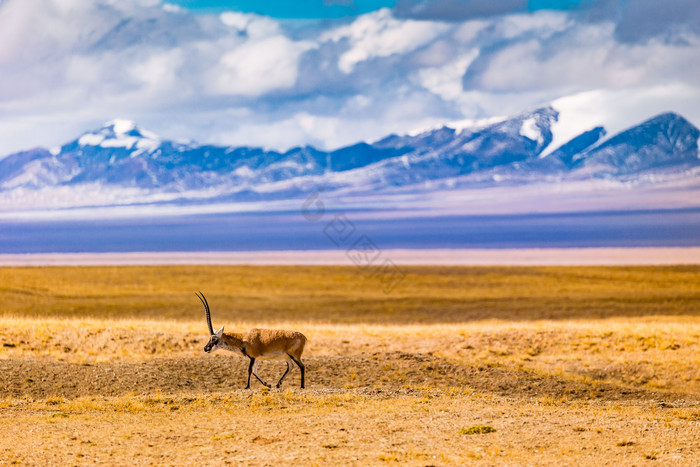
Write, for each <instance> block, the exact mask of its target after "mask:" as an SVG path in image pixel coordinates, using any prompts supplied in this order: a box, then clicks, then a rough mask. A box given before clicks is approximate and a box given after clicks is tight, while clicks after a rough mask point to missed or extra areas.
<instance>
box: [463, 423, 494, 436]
mask: <svg viewBox="0 0 700 467" xmlns="http://www.w3.org/2000/svg"><path fill="white" fill-rule="evenodd" d="M495 431H496V429H495V428H494V427H492V426H489V425H474V426H470V427H469V428H462V429H461V430H459V434H460V435H480V434H482V433H493V432H495Z"/></svg>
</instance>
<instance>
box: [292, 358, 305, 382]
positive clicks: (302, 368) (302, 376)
mask: <svg viewBox="0 0 700 467" xmlns="http://www.w3.org/2000/svg"><path fill="white" fill-rule="evenodd" d="M289 358H291V359H292V361H293V362H294V363H296V364H297V366H298V367H299V369H300V370H301V388H302V389H304V364H303V363H302V362H301V359H299V360H297V359H296V358H294V357H292V356H291V355H290V356H289Z"/></svg>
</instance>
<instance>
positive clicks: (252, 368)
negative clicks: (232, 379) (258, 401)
mask: <svg viewBox="0 0 700 467" xmlns="http://www.w3.org/2000/svg"><path fill="white" fill-rule="evenodd" d="M252 360H253V362H252V363H251V365H250V368H249V371H250V372H251V373H253V376H255V377H256V378H257V379H258V381H260V383H261V384H262V385H263V386H265V387H267V388H271V387H272V386H270V385H269V384H267V383H266V382H265V381H263V380H261V379H260V376H258V374H257V373H256V372H255V370H256V369H257V367H258V362H257V361H255V359H254V358H253V359H252ZM248 379H249V380H250V375H248Z"/></svg>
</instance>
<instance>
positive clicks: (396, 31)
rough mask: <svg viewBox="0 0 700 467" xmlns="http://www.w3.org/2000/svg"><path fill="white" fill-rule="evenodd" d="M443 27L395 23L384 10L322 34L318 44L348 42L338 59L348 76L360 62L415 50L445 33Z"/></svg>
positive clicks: (363, 16)
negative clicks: (348, 46)
mask: <svg viewBox="0 0 700 467" xmlns="http://www.w3.org/2000/svg"><path fill="white" fill-rule="evenodd" d="M448 29H449V27H448V26H447V25H445V24H441V23H435V22H430V21H412V20H398V19H395V18H394V17H393V16H392V15H391V11H390V10H388V9H386V8H383V9H381V10H378V11H376V12H374V13H368V14H366V15H362V16H360V17H359V18H357V19H356V20H355V21H353V22H352V23H350V24H349V25H347V26H342V27H339V28H336V29H333V30H330V31H328V32H326V33H324V34H323V35H322V36H321V38H320V39H321V41H334V42H339V41H341V40H344V39H347V40H348V41H349V42H350V49H349V50H348V51H346V52H344V53H343V54H342V55H341V56H340V57H339V59H338V68H340V70H341V71H343V72H344V73H350V72H352V70H353V69H354V68H355V65H357V64H358V63H360V62H363V61H365V60H369V59H371V58H375V57H387V56H390V55H393V54H399V53H406V52H410V51H412V50H415V49H417V48H418V47H420V46H422V45H425V44H427V43H428V42H430V41H432V40H433V39H435V37H436V36H438V35H439V34H440V33H442V32H444V31H446V30H448Z"/></svg>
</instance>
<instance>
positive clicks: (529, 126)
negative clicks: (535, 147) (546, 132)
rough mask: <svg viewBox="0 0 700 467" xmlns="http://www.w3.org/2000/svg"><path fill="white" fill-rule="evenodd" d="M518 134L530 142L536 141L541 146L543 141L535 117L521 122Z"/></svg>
mask: <svg viewBox="0 0 700 467" xmlns="http://www.w3.org/2000/svg"><path fill="white" fill-rule="evenodd" d="M520 134H521V135H522V136H524V137H526V138H528V139H531V140H532V141H537V143H538V144H542V142H543V141H544V136H542V131H541V130H540V128H539V126H538V125H537V119H536V118H535V117H530V118H527V119H525V120H523V123H522V125H521V126H520Z"/></svg>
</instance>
